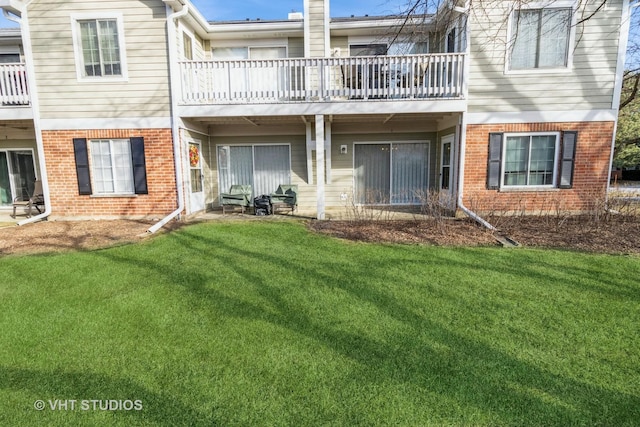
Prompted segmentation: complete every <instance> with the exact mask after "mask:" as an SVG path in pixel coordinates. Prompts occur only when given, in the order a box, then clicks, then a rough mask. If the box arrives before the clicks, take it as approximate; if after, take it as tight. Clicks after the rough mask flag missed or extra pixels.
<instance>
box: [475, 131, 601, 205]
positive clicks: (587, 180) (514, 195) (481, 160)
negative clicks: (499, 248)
mask: <svg viewBox="0 0 640 427" xmlns="http://www.w3.org/2000/svg"><path fill="white" fill-rule="evenodd" d="M613 130H614V123H613V122H578V123H524V124H490V125H469V126H467V136H466V156H465V171H464V188H463V195H464V199H463V200H464V204H465V205H466V206H467V207H469V208H470V209H472V210H476V211H478V212H491V211H521V212H526V213H531V214H535V213H536V212H549V211H553V210H557V209H561V210H563V211H587V210H590V209H593V208H594V207H597V206H601V204H602V203H603V201H604V198H605V196H606V189H607V183H608V180H609V161H610V154H611V141H612V138H613ZM550 131H553V132H561V131H577V132H578V138H577V146H576V154H575V159H574V161H575V163H574V174H573V186H572V188H570V189H559V188H553V189H549V190H534V189H531V190H508V191H504V190H488V189H487V161H488V154H489V153H488V152H489V149H488V147H489V133H491V132H506V133H510V132H550Z"/></svg>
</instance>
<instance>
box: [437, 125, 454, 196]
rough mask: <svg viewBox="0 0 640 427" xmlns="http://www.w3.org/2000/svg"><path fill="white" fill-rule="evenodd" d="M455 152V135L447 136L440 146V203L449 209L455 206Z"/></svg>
mask: <svg viewBox="0 0 640 427" xmlns="http://www.w3.org/2000/svg"><path fill="white" fill-rule="evenodd" d="M453 151H454V149H453V135H447V136H445V137H444V138H442V143H441V146H440V153H441V154H440V203H442V204H443V205H446V206H448V207H452V206H453V204H454V200H453V199H454V192H453V175H454V174H453V159H454V156H453Z"/></svg>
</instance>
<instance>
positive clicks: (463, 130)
mask: <svg viewBox="0 0 640 427" xmlns="http://www.w3.org/2000/svg"><path fill="white" fill-rule="evenodd" d="M470 7H471V4H470V1H467V2H466V4H465V9H466V11H467V22H466V31H465V36H466V46H465V48H466V49H465V50H466V51H467V55H466V60H465V61H464V90H463V93H464V94H465V98H466V100H467V105H468V103H469V75H470V71H469V68H470V66H471V28H470V26H471V20H470V17H469V15H470V14H469V12H470V10H471V9H470ZM467 109H468V108H467ZM459 126H460V130H459V132H458V134H459V135H460V165H459V167H458V174H459V175H458V208H459V209H460V210H461V211H462V212H464V213H465V214H466V215H467V216H468V217H469V218H471V219H473V220H474V221H476V222H477V223H479V224H481V225H482V226H484V227H485V228H487V229H489V230H491V231H497V228H496V227H494V226H493V225H491V224H489V222H487V221H486V220H485V219H484V218H482V217H480V215H478V214H477V213H475V212H473V211H472V210H471V209H469V208H467V207H466V206H465V205H464V201H463V194H464V166H465V158H466V155H467V153H466V147H467V111H464V112H463V113H462V118H461V119H460V124H459Z"/></svg>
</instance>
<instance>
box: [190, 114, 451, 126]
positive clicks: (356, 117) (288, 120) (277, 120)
mask: <svg viewBox="0 0 640 427" xmlns="http://www.w3.org/2000/svg"><path fill="white" fill-rule="evenodd" d="M455 114H457V113H421V114H348V115H347V114H344V115H326V116H325V121H327V122H331V123H335V124H378V125H385V124H389V125H391V124H393V125H398V124H403V123H404V124H415V123H416V122H424V123H436V122H440V121H443V120H447V119H450V118H451V117H453V116H454V115H455ZM191 120H194V121H196V122H199V123H201V124H204V125H214V126H224V125H229V126H234V125H250V126H256V127H259V126H281V125H287V124H291V125H301V124H305V123H313V122H314V121H315V116H259V117H256V116H251V117H248V116H243V117H194V118H191Z"/></svg>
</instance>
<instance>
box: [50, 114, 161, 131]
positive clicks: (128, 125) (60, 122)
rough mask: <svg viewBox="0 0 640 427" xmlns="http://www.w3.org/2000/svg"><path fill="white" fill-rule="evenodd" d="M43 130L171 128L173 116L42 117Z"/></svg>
mask: <svg viewBox="0 0 640 427" xmlns="http://www.w3.org/2000/svg"><path fill="white" fill-rule="evenodd" d="M40 127H41V129H42V130H68V129H74V130H93V129H165V128H166V129H171V117H118V118H77V119H42V120H41V126H40Z"/></svg>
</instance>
